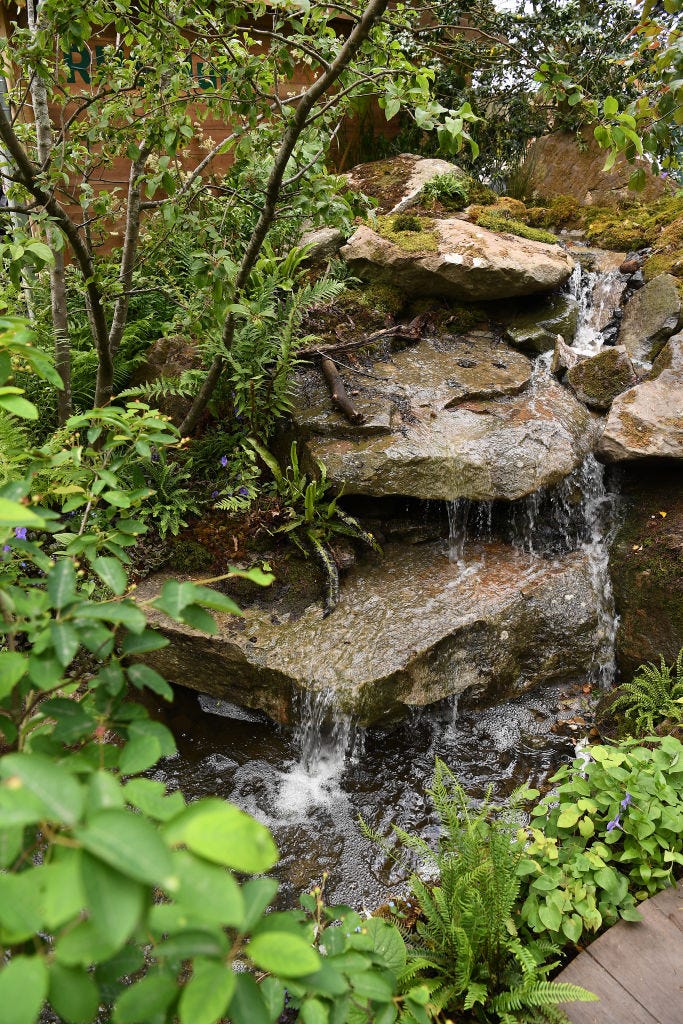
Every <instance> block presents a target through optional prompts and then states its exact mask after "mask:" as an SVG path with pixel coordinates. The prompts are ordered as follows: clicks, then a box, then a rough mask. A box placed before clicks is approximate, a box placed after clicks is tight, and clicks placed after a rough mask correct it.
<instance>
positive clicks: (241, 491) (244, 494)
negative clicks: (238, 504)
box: [237, 487, 249, 498]
mask: <svg viewBox="0 0 683 1024" xmlns="http://www.w3.org/2000/svg"><path fill="white" fill-rule="evenodd" d="M237 493H238V494H239V495H240V497H242V498H246V497H247V495H248V494H249V491H248V490H247V488H246V487H240V489H239V491H238V492H237Z"/></svg>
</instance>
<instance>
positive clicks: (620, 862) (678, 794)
mask: <svg viewBox="0 0 683 1024" xmlns="http://www.w3.org/2000/svg"><path fill="white" fill-rule="evenodd" d="M551 781H553V782H555V783H557V786H556V788H555V789H554V790H553V791H552V792H551V793H549V794H548V795H547V796H546V797H544V798H543V800H541V802H540V803H539V804H538V805H537V806H536V807H535V808H534V809H533V810H532V812H531V813H532V824H531V826H530V827H529V829H527V830H525V831H524V832H523V833H522V837H526V838H527V839H528V841H529V845H528V846H527V847H526V850H525V855H524V857H523V859H522V860H521V861H520V863H519V864H518V867H517V871H518V874H519V875H520V877H521V878H522V879H523V881H524V887H525V892H526V899H525V900H524V904H523V906H522V908H521V914H520V920H521V922H522V923H523V924H524V925H526V926H527V927H528V928H530V929H531V930H532V931H533V932H534V933H536V934H541V935H548V936H549V937H550V938H551V939H552V940H553V941H559V942H563V941H565V940H569V941H571V942H578V941H579V940H580V939H582V937H583V936H584V934H585V932H596V931H598V930H599V929H600V928H601V927H603V925H610V924H613V923H614V922H615V921H616V920H617V919H618V918H619V917H622V918H625V919H626V920H627V921H637V920H640V915H639V914H638V912H637V910H636V909H635V904H636V900H642V899H645V898H646V897H647V896H652V895H654V894H655V893H657V892H659V890H660V889H664V888H666V886H668V885H671V884H672V882H673V869H674V866H675V865H676V864H683V838H682V837H683V745H682V744H681V743H679V742H678V740H676V739H674V738H673V737H672V736H666V737H664V738H663V739H661V740H660V739H652V740H650V741H648V746H643V745H642V743H640V742H639V741H637V740H626V741H624V742H622V743H620V744H619V746H617V747H614V748H611V747H605V746H600V745H596V746H593V747H590V748H589V749H588V750H587V751H586V752H585V753H582V755H581V756H580V757H578V758H576V759H575V760H574V761H573V762H572V764H571V765H570V766H565V767H563V768H561V769H560V771H559V772H558V773H557V774H556V775H555V776H554V777H553V779H552V780H551Z"/></svg>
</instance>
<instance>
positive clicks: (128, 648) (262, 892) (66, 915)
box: [0, 322, 423, 1024]
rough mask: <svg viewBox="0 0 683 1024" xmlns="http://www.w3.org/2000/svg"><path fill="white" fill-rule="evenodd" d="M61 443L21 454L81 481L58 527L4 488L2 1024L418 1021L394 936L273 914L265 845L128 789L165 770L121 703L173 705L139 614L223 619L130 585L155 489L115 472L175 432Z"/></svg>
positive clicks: (145, 415)
mask: <svg viewBox="0 0 683 1024" xmlns="http://www.w3.org/2000/svg"><path fill="white" fill-rule="evenodd" d="M3 328H4V329H3V333H2V335H1V337H0V342H1V345H0V407H4V408H5V410H6V411H7V412H9V413H10V414H11V415H14V416H23V415H29V416H32V415H35V414H36V410H35V407H33V406H32V405H31V403H29V402H28V401H27V400H26V399H25V398H24V397H23V395H22V393H21V389H19V388H14V387H12V386H4V382H5V381H6V379H7V376H8V374H9V371H10V369H11V363H12V361H13V360H14V361H15V362H19V363H24V364H30V365H32V366H33V368H34V371H35V372H45V373H46V374H48V375H53V374H54V370H53V369H52V368H51V366H50V364H49V362H47V361H46V360H45V357H44V355H43V354H42V353H41V352H40V351H39V350H37V351H36V352H32V351H31V349H30V347H29V346H28V341H27V339H28V335H27V334H26V332H25V331H24V330H23V328H22V327H21V326H20V325H16V324H12V323H7V322H5V324H4V325H3ZM69 429H70V430H71V431H73V432H78V433H79V434H81V435H82V438H81V443H80V444H79V443H78V441H79V438H78V437H72V444H71V446H69V447H68V448H65V449H64V450H63V451H59V452H58V453H56V454H54V453H52V454H50V453H47V452H42V453H38V454H37V456H36V464H37V465H38V466H39V468H40V471H41V473H43V474H47V475H48V476H49V473H50V471H51V470H52V469H53V468H54V469H56V470H57V471H59V472H61V471H62V470H63V466H64V463H65V461H69V460H70V459H72V458H73V462H74V466H75V468H76V470H77V471H78V472H77V479H78V481H79V482H78V484H75V485H73V490H72V489H71V488H68V489H64V488H62V490H61V491H60V488H59V487H57V488H55V489H54V491H53V497H54V496H56V495H57V494H60V496H61V500H62V502H63V507H62V512H61V514H60V513H58V512H56V511H54V510H51V509H48V508H46V507H44V506H43V505H40V504H38V501H37V499H36V498H35V497H34V498H31V499H29V497H28V496H29V494H34V493H35V491H34V488H33V486H32V485H33V484H34V482H35V478H34V476H33V467H29V468H28V470H27V472H26V473H25V474H24V476H23V477H17V478H16V479H15V480H13V481H11V482H10V483H8V484H6V485H5V486H4V487H2V488H1V489H0V543H2V542H3V541H4V542H5V546H4V549H3V564H2V567H1V569H2V579H1V581H0V583H1V586H0V615H1V621H0V634H1V635H2V638H3V640H2V645H1V646H0V732H2V734H3V737H4V747H3V756H2V757H0V895H1V897H2V898H1V899H0V942H1V943H2V947H3V953H4V958H3V963H2V966H1V968H0V1000H1V1001H2V1005H3V1007H11V1012H12V1020H13V1021H14V1022H15V1024H34V1022H36V1021H37V1020H38V1019H39V1018H40V1017H41V1016H42V1015H43V1013H44V1011H45V1010H48V1008H49V1010H48V1012H51V1013H53V1014H54V1015H56V1016H58V1017H59V1019H60V1020H63V1021H64V1022H65V1024H88V1022H90V1021H94V1020H95V1019H96V1018H98V1015H99V1014H100V1012H101V1011H102V1010H103V1011H104V1012H105V1013H106V1014H107V1018H108V1019H111V1020H112V1021H113V1024H149V1022H150V1021H152V1020H154V1021H157V1022H159V1024H163V1022H169V1024H170V1022H171V1021H179V1022H180V1024H217V1022H218V1021H219V1020H221V1019H223V1018H224V1017H225V1015H226V1014H229V1019H230V1021H231V1022H232V1024H254V1022H255V1021H262V1022H263V1024H274V1022H275V1021H276V1020H277V1019H278V1018H279V1017H280V1015H281V1012H282V1010H283V1007H284V1001H285V992H286V990H289V991H291V992H292V993H293V994H295V996H296V998H297V1000H298V1002H299V1003H300V1005H301V1016H302V1020H304V1021H313V1020H318V1019H320V1008H321V1007H332V1008H333V1010H334V1014H335V1020H338V1021H339V1022H340V1024H344V1022H346V1021H348V1022H349V1024H363V1022H369V1021H375V1020H380V1019H385V1020H389V1019H392V1020H393V1019H394V1017H395V1007H403V1006H405V1007H408V1008H410V1007H411V1006H412V1005H413V1003H414V1005H415V1007H416V1012H418V1013H419V1010H420V1007H421V1005H422V996H423V992H422V989H421V987H420V986H416V987H415V988H414V990H413V992H412V993H411V992H408V993H406V994H405V996H401V997H398V996H396V995H395V993H396V989H397V983H396V973H397V967H396V965H397V964H398V966H399V967H400V964H401V963H402V958H403V959H404V958H405V950H404V948H403V942H402V940H401V937H400V935H399V934H398V933H397V931H396V929H395V928H393V927H392V926H391V925H390V924H388V923H386V922H381V921H378V922H374V923H372V924H368V925H367V926H366V925H363V924H362V922H361V921H360V919H359V918H358V916H357V915H354V914H353V912H352V911H350V910H349V909H348V908H334V909H330V910H327V909H326V908H325V907H324V905H323V903H322V900H321V898H320V894H314V895H313V896H311V897H309V898H307V897H303V898H302V903H303V905H304V907H305V908H306V909H307V910H309V911H310V916H309V917H308V918H307V917H306V916H305V915H304V914H303V913H300V912H295V911H290V912H272V913H268V912H267V911H268V909H269V906H270V904H271V902H272V900H273V898H274V896H275V894H276V892H277V883H276V882H274V881H273V880H272V879H270V878H268V877H265V876H264V872H267V871H268V870H270V868H271V867H272V866H273V865H274V864H275V862H276V859H277V849H276V847H275V844H274V842H273V839H272V837H271V835H270V833H269V832H268V830H267V829H266V828H265V827H264V826H263V825H261V824H259V823H258V822H256V821H255V820H254V819H252V818H250V817H249V815H247V814H245V813H244V812H243V811H241V810H239V809H238V808H237V807H235V806H233V805H232V804H230V803H227V802H225V801H222V800H219V799H216V798H212V797H210V798H205V799H201V800H198V801H195V802H193V803H191V804H189V805H187V804H186V802H185V800H184V798H183V796H182V794H181V793H180V792H172V793H171V792H167V790H166V787H165V786H164V784H163V783H161V782H158V781H155V780H154V779H151V778H149V777H145V775H144V774H143V773H145V772H147V771H149V769H150V768H152V767H153V766H154V765H155V764H156V763H157V761H158V760H159V759H160V758H161V757H164V756H169V755H171V754H173V753H174V751H175V744H174V741H173V737H172V736H171V734H170V733H169V731H168V730H167V729H166V728H165V727H164V726H163V725H161V724H159V723H157V722H153V721H150V719H149V717H148V715H147V712H146V711H145V709H144V708H143V707H142V706H141V705H139V704H136V703H133V702H132V701H131V700H130V699H129V691H130V689H131V688H132V689H133V690H142V689H145V688H147V689H150V690H152V691H153V692H154V693H155V694H157V695H159V696H161V697H164V698H166V699H170V698H171V697H172V692H171V689H170V687H169V685H168V683H167V682H166V681H165V679H163V677H162V676H161V675H159V674H158V673H157V672H156V671H154V670H153V669H152V668H150V667H149V666H148V665H145V663H144V661H140V660H138V659H140V658H141V657H142V656H144V655H145V654H146V653H149V652H152V651H155V650H158V649H159V648H161V647H163V646H165V645H166V644H167V643H168V641H167V640H166V639H165V638H164V636H163V635H162V634H161V633H160V632H159V631H158V630H156V629H154V628H151V627H150V626H149V624H148V621H147V613H148V610H150V609H155V610H156V611H157V612H161V613H163V614H164V615H166V616H168V617H169V618H171V619H174V620H176V621H182V622H184V623H186V624H187V625H190V626H192V627H193V628H195V629H201V630H204V631H206V632H215V630H216V625H215V623H214V621H213V618H212V616H211V612H212V611H221V612H224V613H225V612H228V613H230V612H232V613H237V612H238V609H237V608H236V606H235V605H234V603H233V602H232V600H231V599H230V598H228V597H227V596H225V595H224V594H222V593H220V592H219V591H217V590H214V589H209V588H208V587H206V586H202V585H198V584H195V583H190V582H185V583H179V582H177V581H176V580H169V581H167V582H166V583H165V584H164V586H163V587H162V589H161V591H160V593H159V595H158V596H156V597H154V598H151V599H149V600H147V601H136V600H135V595H134V586H131V585H129V581H128V578H127V572H126V569H125V567H124V563H125V562H126V561H127V560H128V556H127V554H126V551H125V548H126V546H128V545H129V544H130V542H131V538H134V537H135V536H137V535H139V534H140V533H143V532H144V531H145V529H146V527H145V525H144V523H142V522H140V521H139V520H138V519H137V518H135V517H136V516H137V514H138V510H139V508H140V506H141V503H142V502H143V501H144V500H145V498H146V495H147V493H148V492H147V489H146V488H138V489H137V491H135V490H133V491H131V490H124V489H123V487H122V485H121V479H122V476H121V474H125V467H126V462H127V459H131V460H135V458H136V457H137V456H140V455H141V456H142V457H143V458H147V457H148V454H149V451H150V450H151V445H152V444H154V445H155V446H157V448H163V447H167V446H168V445H169V444H172V443H173V442H174V440H175V431H174V430H173V428H170V427H169V426H168V424H167V422H166V421H164V420H161V419H159V418H158V417H156V416H155V415H154V414H153V413H151V412H150V410H149V409H147V407H144V406H140V407H138V408H137V409H135V408H132V409H129V410H120V409H115V408H114V407H110V408H109V409H107V410H94V411H93V412H92V413H91V414H90V415H88V414H84V415H83V416H81V417H74V419H73V421H72V422H71V423H70V425H69ZM62 455H64V456H65V458H62ZM74 503H75V505H74ZM76 511H78V512H79V513H80V515H79V519H80V527H79V528H78V530H75V529H74V525H72V522H70V521H69V516H70V515H71V516H73V514H74V513H75V512H76ZM231 574H232V575H234V574H235V571H233V572H231ZM238 574H239V575H243V576H245V577H246V578H248V579H249V580H251V581H252V582H254V583H257V584H261V585H263V584H267V583H269V582H270V580H271V577H269V576H266V575H265V574H264V573H262V572H261V571H260V570H250V571H248V572H243V573H238ZM254 876H257V877H254ZM323 922H324V924H323ZM333 923H338V924H341V927H335V928H329V927H328V926H329V925H331V924H333ZM323 931H324V940H325V941H324V943H323V942H322V941H321V938H322V937H323ZM255 973H256V974H257V975H258V977H259V979H260V983H257V981H256V979H255V976H254V975H255ZM316 1013H317V1014H318V1016H317V1017H316V1016H315V1014H316ZM110 1014H111V1016H110ZM325 1019H327V1018H325ZM418 1019H419V1020H422V1019H423V1018H421V1017H418Z"/></svg>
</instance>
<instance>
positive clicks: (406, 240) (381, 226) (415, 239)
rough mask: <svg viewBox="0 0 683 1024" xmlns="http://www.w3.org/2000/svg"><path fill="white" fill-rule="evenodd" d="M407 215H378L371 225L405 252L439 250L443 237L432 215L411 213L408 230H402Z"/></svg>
mask: <svg viewBox="0 0 683 1024" xmlns="http://www.w3.org/2000/svg"><path fill="white" fill-rule="evenodd" d="M405 219H406V218H405V215H403V214H400V215H396V216H393V217H377V218H376V220H375V221H374V222H373V223H372V224H371V227H372V228H374V230H375V231H377V232H378V234H380V235H381V236H382V238H386V239H387V241H389V242H392V243H393V244H394V245H396V246H398V248H399V249H401V250H402V251H403V252H409V253H425V252H438V250H439V245H440V244H441V238H440V236H439V233H438V232H437V231H436V229H435V227H434V221H433V220H432V219H431V218H430V217H417V216H413V215H410V217H409V218H408V219H409V220H410V225H409V228H408V230H405V228H404V229H403V230H401V228H402V227H403V221H404V220H405ZM397 222H398V228H397Z"/></svg>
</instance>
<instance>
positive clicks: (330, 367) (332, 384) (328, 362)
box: [320, 356, 365, 426]
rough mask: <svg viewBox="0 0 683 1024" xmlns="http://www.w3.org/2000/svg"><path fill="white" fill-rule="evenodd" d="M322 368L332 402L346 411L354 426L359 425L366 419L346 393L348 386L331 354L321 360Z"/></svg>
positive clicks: (342, 410)
mask: <svg viewBox="0 0 683 1024" xmlns="http://www.w3.org/2000/svg"><path fill="white" fill-rule="evenodd" d="M320 368H321V370H322V372H323V377H324V378H325V381H326V383H327V386H328V388H329V389H330V395H331V396H332V402H333V404H334V405H336V407H337V408H338V409H339V410H340V411H341V412H343V413H344V415H345V416H346V418H347V420H348V421H349V423H353V424H354V426H358V424H359V423H362V422H363V421H364V419H365V417H364V416H363V413H362V412H359V411H358V410H357V409H356V408H355V407H354V405H353V403H352V402H351V399H350V398H349V396H348V395H347V394H346V388H345V387H344V381H343V380H342V379H341V374H340V373H339V370H338V369H337V367H336V365H335V363H334V362H333V360H332V359H330V357H329V356H323V357H322V359H321V361H320Z"/></svg>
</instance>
